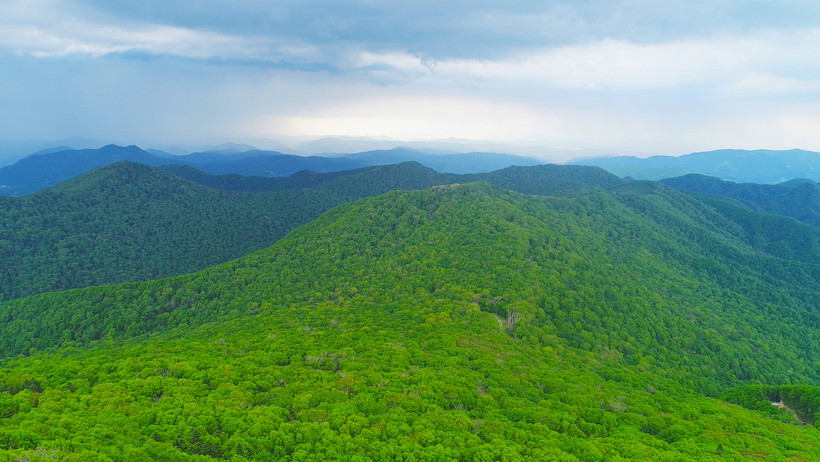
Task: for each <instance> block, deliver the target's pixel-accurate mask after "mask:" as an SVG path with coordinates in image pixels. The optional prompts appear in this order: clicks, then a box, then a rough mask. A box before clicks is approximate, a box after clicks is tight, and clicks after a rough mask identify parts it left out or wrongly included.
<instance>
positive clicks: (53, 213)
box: [0, 162, 340, 299]
mask: <svg viewBox="0 0 820 462" xmlns="http://www.w3.org/2000/svg"><path fill="white" fill-rule="evenodd" d="M339 202H340V201H339V200H337V199H333V198H331V197H329V195H328V194H324V193H318V192H314V191H310V190H304V189H303V190H293V191H288V192H285V193H268V194H258V193H242V192H225V191H218V190H214V189H211V188H206V187H204V186H200V185H198V184H195V183H191V182H187V181H183V180H181V179H179V178H176V177H174V176H171V175H168V174H165V173H162V172H159V171H157V170H154V169H152V168H150V167H147V166H145V165H141V164H135V163H127V162H126V163H118V164H114V165H111V166H108V167H102V168H101V169H97V170H94V171H92V172H89V173H87V174H84V175H83V176H80V177H78V178H75V179H74V180H71V181H69V182H66V183H63V184H61V185H59V186H56V187H53V188H50V189H48V190H45V191H41V192H38V193H35V194H32V195H29V196H24V197H18V198H12V197H0V261H2V262H3V264H2V265H0V299H10V298H16V297H20V296H25V295H29V294H34V293H40V292H49V291H53V290H60V289H69V288H75V287H85V286H89V285H98V284H107V283H117V282H125V281H135V280H145V279H155V278H158V277H167V276H171V275H175V274H183V273H188V272H191V271H196V270H199V269H203V268H206V267H208V266H212V265H214V264H217V263H222V262H225V261H227V260H231V259H234V258H237V257H240V256H242V255H246V254H248V253H250V252H253V251H255V250H258V249H260V248H263V247H266V246H269V245H270V244H271V243H273V242H275V241H276V240H277V239H279V238H281V237H282V236H284V235H285V234H286V233H287V232H289V231H290V230H292V229H293V228H295V227H296V226H298V225H300V224H303V223H306V222H308V221H309V220H312V219H313V218H315V217H317V216H318V215H319V214H321V213H322V212H324V211H325V210H327V209H328V208H330V207H332V206H334V205H336V204H338V203H339Z"/></svg>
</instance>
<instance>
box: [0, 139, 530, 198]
mask: <svg viewBox="0 0 820 462" xmlns="http://www.w3.org/2000/svg"><path fill="white" fill-rule="evenodd" d="M228 147H229V149H227V150H217V151H207V152H196V153H191V154H188V155H184V156H173V155H170V154H168V153H166V152H163V151H157V150H152V151H151V152H148V151H145V150H143V149H141V148H139V147H137V146H127V147H122V146H117V145H108V146H104V147H102V148H100V149H80V150H75V149H68V150H60V151H56V152H54V151H52V150H49V151H45V152H40V153H38V154H36V155H32V156H29V157H26V158H24V159H21V160H20V161H18V162H17V163H15V164H13V165H9V166H6V167H3V168H0V195H5V196H24V195H26V194H31V193H33V192H35V191H39V190H41V189H43V188H47V187H49V186H53V185H55V184H57V183H60V182H62V181H65V180H68V179H70V178H73V177H75V176H77V175H79V174H81V173H84V172H87V171H89V170H91V169H94V168H97V167H101V166H103V165H109V164H112V163H115V162H119V161H123V160H126V161H131V162H138V163H141V164H145V165H149V166H159V165H188V166H192V167H195V168H197V169H198V170H201V171H202V172H205V173H208V174H212V175H224V174H238V175H245V176H251V175H252V176H261V177H285V176H289V175H292V174H294V173H296V172H299V171H302V170H311V171H313V172H316V173H326V172H335V171H342V170H351V169H356V168H361V167H368V166H374V165H385V164H395V163H401V162H407V161H417V162H419V163H421V164H423V165H426V166H427V167H430V168H433V169H434V170H436V171H439V172H447V173H478V172H488V171H492V170H497V169H499V168H504V167H508V166H511V165H524V166H526V165H537V164H540V163H542V162H541V161H539V160H537V159H532V158H528V157H520V156H512V155H507V154H498V153H466V154H448V155H433V154H427V153H423V152H420V151H415V150H411V149H406V148H396V149H392V150H389V151H369V152H362V153H355V154H348V155H342V156H334V157H322V156H297V155H289V154H283V153H281V152H277V151H261V150H255V149H254V150H248V151H241V152H240V151H238V150H237V149H236V147H233V145H231V146H228ZM240 147H241V146H240Z"/></svg>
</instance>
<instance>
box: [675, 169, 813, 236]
mask: <svg viewBox="0 0 820 462" xmlns="http://www.w3.org/2000/svg"><path fill="white" fill-rule="evenodd" d="M661 183H663V184H665V185H667V186H669V187H672V188H675V189H677V190H679V191H686V192H691V193H697V194H711V195H715V196H722V197H728V198H732V199H735V200H737V201H739V202H741V203H743V204H744V205H746V206H748V207H749V208H750V209H752V210H755V211H761V212H765V213H770V214H774V215H784V216H788V217H792V218H794V219H796V220H798V221H801V222H803V223H806V224H808V225H811V226H814V227H820V185H818V184H817V183H815V182H814V181H811V180H807V179H795V180H790V181H787V182H784V183H779V184H756V183H734V182H731V181H723V180H721V179H719V178H715V177H710V176H705V175H699V174H690V175H685V176H681V177H676V178H668V179H665V180H661Z"/></svg>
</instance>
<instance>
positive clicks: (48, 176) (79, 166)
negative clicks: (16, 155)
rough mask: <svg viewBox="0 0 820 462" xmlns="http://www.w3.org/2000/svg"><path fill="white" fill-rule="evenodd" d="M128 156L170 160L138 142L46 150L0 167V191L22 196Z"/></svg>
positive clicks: (150, 160) (160, 161) (149, 160)
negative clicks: (126, 144)
mask: <svg viewBox="0 0 820 462" xmlns="http://www.w3.org/2000/svg"><path fill="white" fill-rule="evenodd" d="M122 160H127V161H131V162H139V163H141V164H145V165H162V164H164V163H167V160H165V159H162V158H160V157H157V156H155V155H152V154H149V153H147V152H145V151H143V150H142V149H140V148H138V147H136V146H127V147H122V146H116V145H113V144H111V145H108V146H104V147H102V148H100V149H80V150H73V149H69V150H65V151H57V152H51V151H46V152H44V153H41V154H35V155H32V156H29V157H26V158H24V159H21V160H19V161H17V162H16V163H15V164H13V165H9V166H7V167H3V168H0V194H2V195H6V196H22V195H26V194H31V193H33V192H35V191H39V190H40V189H43V188H47V187H49V186H53V185H55V184H57V183H60V182H62V181H65V180H68V179H70V178H73V177H75V176H77V175H79V174H81V173H85V172H87V171H89V170H91V169H94V168H97V167H100V166H102V165H108V164H113V163H114V162H119V161H122Z"/></svg>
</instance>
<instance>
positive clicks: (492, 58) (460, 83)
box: [0, 0, 820, 150]
mask: <svg viewBox="0 0 820 462" xmlns="http://www.w3.org/2000/svg"><path fill="white" fill-rule="evenodd" d="M818 17H820V3H817V2H806V1H801V0H793V1H791V0H786V1H783V2H778V3H777V4H776V5H775V4H771V5H770V4H766V3H761V2H747V1H735V0H713V1H692V0H669V1H664V2H657V1H649V0H606V1H605V0H589V1H568V0H566V1H558V0H554V1H520V2H497V1H489V0H453V1H446V2H442V1H432V0H417V1H412V2H408V1H398V0H385V1H373V0H278V1H276V2H270V1H263V0H243V1H242V2H228V1H217V0H200V1H197V2H168V1H165V0H139V1H137V0H122V1H116V2H112V1H109V0H85V1H80V0H5V1H4V2H0V97H2V101H3V105H0V137H3V136H5V137H11V136H20V134H25V135H26V136H40V137H49V138H56V137H64V136H71V135H82V136H90V137H101V138H116V139H120V140H122V141H123V142H128V143H133V142H140V140H156V139H163V140H168V141H171V142H173V141H177V140H182V139H185V140H195V141H198V140H199V139H201V138H202V137H207V136H218V137H222V138H223V140H224V141H227V140H231V139H234V140H237V141H241V140H238V139H236V138H237V137H242V136H268V135H278V134H305V135H307V134H323V135H330V134H333V135H345V134H358V135H373V136H377V135H386V136H392V137H397V138H423V137H452V136H458V137H465V138H473V137H477V138H482V139H488V138H489V139H503V140H510V139H538V140H541V141H542V142H544V143H550V144H553V145H560V146H565V147H577V148H582V147H585V146H587V147H589V146H595V147H596V148H606V147H608V146H609V147H613V148H618V149H632V150H638V149H640V150H658V149H672V148H675V149H678V148H680V147H681V146H692V147H694V148H695V149H710V148H713V147H724V146H726V143H729V142H731V143H736V145H739V144H742V142H743V140H754V142H756V143H761V146H762V145H763V144H765V141H766V140H767V139H768V140H771V143H772V144H777V143H781V144H782V143H785V141H784V140H787V139H798V140H801V141H802V142H803V143H806V144H805V145H804V147H809V148H810V147H812V146H814V147H816V148H820V136H815V135H813V134H811V133H804V131H810V130H808V127H809V126H810V125H811V123H812V122H813V121H815V120H817V119H818V117H815V115H817V114H818V112H816V111H820V108H818V107H816V106H813V105H811V104H807V103H811V102H814V101H817V100H818V99H820V98H818V97H820V79H818V78H817V77H816V76H818V75H820V48H818V47H817V46H816V45H815V44H816V43H820V24H817V20H816V19H815V18H818ZM66 114H68V115H66ZM763 127H768V128H767V129H764V128H763ZM770 130H774V131H777V133H768V134H767V131H770ZM798 132H800V133H803V134H802V135H800V134H799V133H798ZM812 133H813V132H812ZM709 140H712V141H711V142H712V143H714V144H713V145H708V144H709ZM758 147H759V146H758Z"/></svg>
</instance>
